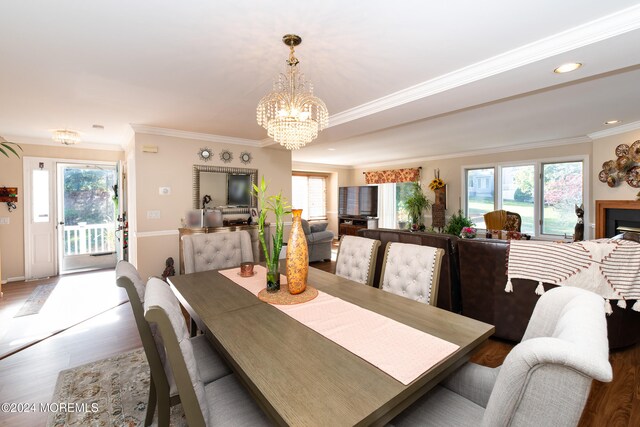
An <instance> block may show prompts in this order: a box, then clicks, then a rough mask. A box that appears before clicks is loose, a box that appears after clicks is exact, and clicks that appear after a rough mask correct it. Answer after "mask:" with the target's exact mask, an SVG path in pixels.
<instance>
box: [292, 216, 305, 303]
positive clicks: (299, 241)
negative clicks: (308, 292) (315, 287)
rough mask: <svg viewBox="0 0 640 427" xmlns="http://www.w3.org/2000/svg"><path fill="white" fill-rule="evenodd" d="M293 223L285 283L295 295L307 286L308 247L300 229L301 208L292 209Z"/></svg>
mask: <svg viewBox="0 0 640 427" xmlns="http://www.w3.org/2000/svg"><path fill="white" fill-rule="evenodd" d="M292 213H293V225H292V226H291V232H289V243H287V284H288V285H289V293H291V294H292V295H296V294H299V293H302V292H304V290H305V289H306V288H307V275H308V274H309V248H308V247H307V238H306V236H305V235H304V230H303V229H302V218H301V216H300V215H301V214H302V209H293V210H292Z"/></svg>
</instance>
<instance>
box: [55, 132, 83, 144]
mask: <svg viewBox="0 0 640 427" xmlns="http://www.w3.org/2000/svg"><path fill="white" fill-rule="evenodd" d="M52 138H53V140H54V141H55V142H59V143H61V144H64V145H75V144H77V143H79V142H80V134H79V133H78V132H76V131H74V130H69V129H58V130H54V131H53V137H52Z"/></svg>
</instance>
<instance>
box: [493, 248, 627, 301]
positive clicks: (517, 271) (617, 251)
mask: <svg viewBox="0 0 640 427" xmlns="http://www.w3.org/2000/svg"><path fill="white" fill-rule="evenodd" d="M511 279H529V280H534V281H536V282H538V287H537V288H536V294H538V295H542V294H543V293H544V287H543V286H542V284H543V283H550V284H553V285H560V286H574V287H578V288H582V289H586V290H589V291H592V292H595V293H597V294H598V295H600V296H602V297H603V298H604V299H605V308H606V311H607V313H608V314H611V312H612V310H611V305H610V303H609V300H611V299H613V300H618V307H621V308H626V306H627V303H626V301H627V300H636V302H635V304H634V305H633V307H632V308H633V310H635V311H640V244H639V243H636V242H633V241H630V240H618V239H600V240H588V241H584V242H575V243H562V242H542V241H527V240H511V241H510V244H509V253H508V262H507V286H506V287H505V291H506V292H513V285H512V284H511Z"/></svg>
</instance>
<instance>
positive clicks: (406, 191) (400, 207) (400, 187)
mask: <svg viewBox="0 0 640 427" xmlns="http://www.w3.org/2000/svg"><path fill="white" fill-rule="evenodd" d="M390 185H393V186H395V190H396V221H395V222H396V224H394V228H396V227H397V228H400V229H404V228H408V227H409V226H410V225H411V223H410V219H409V212H408V211H407V207H406V204H405V202H406V200H407V199H408V198H409V196H411V189H412V188H413V182H397V183H395V184H390Z"/></svg>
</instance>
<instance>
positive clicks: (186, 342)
mask: <svg viewBox="0 0 640 427" xmlns="http://www.w3.org/2000/svg"><path fill="white" fill-rule="evenodd" d="M144 311H145V314H144V317H145V319H146V320H147V322H149V324H150V325H153V327H154V328H156V329H157V336H158V338H159V340H158V342H159V343H161V345H162V346H163V347H164V350H165V353H166V356H167V357H166V360H165V363H166V364H168V365H169V366H170V369H171V371H172V372H173V376H174V378H175V382H176V386H177V388H178V393H179V394H180V402H181V404H182V407H183V409H184V413H185V416H186V418H187V423H188V424H189V426H192V427H193V426H205V425H206V422H205V420H207V419H208V418H209V414H208V410H209V409H208V406H207V400H206V395H205V389H204V383H203V381H202V380H201V379H200V374H199V372H198V363H197V360H196V357H195V354H194V352H193V344H192V343H191V340H190V339H189V338H190V336H189V331H188V330H187V325H186V323H185V319H184V317H183V315H182V311H181V309H180V303H179V302H178V299H177V298H176V296H175V295H174V294H173V292H172V291H171V289H170V288H169V286H168V285H167V284H166V283H164V282H163V281H162V280H160V279H155V278H151V279H149V282H148V283H147V292H146V297H145V302H144Z"/></svg>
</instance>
